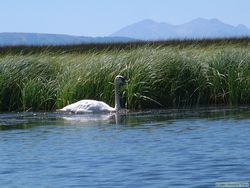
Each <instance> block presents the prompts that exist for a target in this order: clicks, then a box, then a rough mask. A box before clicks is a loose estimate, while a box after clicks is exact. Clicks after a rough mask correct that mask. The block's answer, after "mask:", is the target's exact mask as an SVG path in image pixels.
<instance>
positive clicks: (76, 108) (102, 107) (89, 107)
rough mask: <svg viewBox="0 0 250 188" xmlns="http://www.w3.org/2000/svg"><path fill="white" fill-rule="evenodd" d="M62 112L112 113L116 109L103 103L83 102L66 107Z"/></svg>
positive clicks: (94, 101)
mask: <svg viewBox="0 0 250 188" xmlns="http://www.w3.org/2000/svg"><path fill="white" fill-rule="evenodd" d="M60 111H62V112H74V113H103V112H112V111H115V109H114V108H112V107H110V106H109V105H107V104H106V103H104V102H102V101H96V100H81V101H78V102H76V103H73V104H70V105H68V106H65V107H64V108H62V109H61V110H60Z"/></svg>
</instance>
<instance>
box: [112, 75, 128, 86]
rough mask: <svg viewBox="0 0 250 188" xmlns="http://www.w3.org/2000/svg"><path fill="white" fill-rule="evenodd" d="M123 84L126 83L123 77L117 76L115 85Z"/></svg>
mask: <svg viewBox="0 0 250 188" xmlns="http://www.w3.org/2000/svg"><path fill="white" fill-rule="evenodd" d="M125 83H126V79H125V78H124V77H123V76H121V75H118V76H116V77H115V84H116V85H123V84H125Z"/></svg>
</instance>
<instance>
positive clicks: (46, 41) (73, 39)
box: [0, 33, 135, 46]
mask: <svg viewBox="0 0 250 188" xmlns="http://www.w3.org/2000/svg"><path fill="white" fill-rule="evenodd" d="M129 41H135V40H134V39H132V38H128V37H82V36H71V35H61V34H40V33H0V46H7V45H10V46H15V45H66V44H89V43H115V42H129Z"/></svg>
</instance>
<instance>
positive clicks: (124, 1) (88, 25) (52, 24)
mask: <svg viewBox="0 0 250 188" xmlns="http://www.w3.org/2000/svg"><path fill="white" fill-rule="evenodd" d="M197 17H203V18H218V19H220V20H221V21H223V22H225V23H229V24H231V25H237V24H240V23H241V24H244V25H246V26H247V27H249V28H250V19H249V18H250V0H39V1H37V0H0V32H39V33H60V34H71V35H84V36H105V35H109V34H111V33H112V32H114V31H116V30H118V29H120V28H121V27H123V26H126V25H128V24H131V23H134V22H137V21H140V20H143V19H146V18H149V19H153V20H155V21H160V22H167V23H170V24H180V23H184V22H188V21H190V20H192V19H195V18H197Z"/></svg>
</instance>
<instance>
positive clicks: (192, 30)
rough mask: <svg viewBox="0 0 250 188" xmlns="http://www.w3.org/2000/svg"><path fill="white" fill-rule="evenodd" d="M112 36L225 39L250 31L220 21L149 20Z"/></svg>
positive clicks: (123, 29) (149, 38)
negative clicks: (181, 22) (170, 22)
mask: <svg viewBox="0 0 250 188" xmlns="http://www.w3.org/2000/svg"><path fill="white" fill-rule="evenodd" d="M110 36H111V37H118V36H119V37H130V38H134V39H140V40H166V39H185V38H190V39H198V38H223V37H243V36H250V30H249V29H248V28H247V27H246V26H244V25H242V24H241V25H238V26H236V27H235V26H232V25H229V24H225V23H223V22H221V21H220V20H218V19H204V18H197V19H195V20H192V21H190V22H188V23H184V24H181V25H171V24H168V23H159V22H155V21H153V20H148V19H147V20H143V21H140V22H137V23H134V24H132V25H128V26H126V27H124V28H122V29H120V30H119V31H116V32H115V33H113V34H111V35H110Z"/></svg>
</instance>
